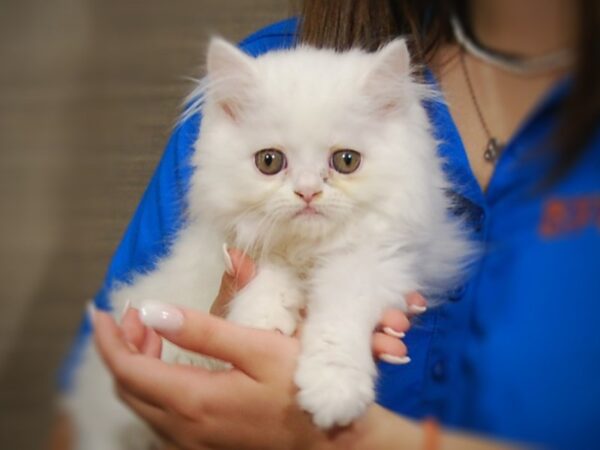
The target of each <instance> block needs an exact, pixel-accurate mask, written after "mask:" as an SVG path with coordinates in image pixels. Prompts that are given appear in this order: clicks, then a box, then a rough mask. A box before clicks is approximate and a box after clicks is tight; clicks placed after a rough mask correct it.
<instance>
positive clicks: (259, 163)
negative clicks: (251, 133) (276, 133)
mask: <svg viewBox="0 0 600 450" xmlns="http://www.w3.org/2000/svg"><path fill="white" fill-rule="evenodd" d="M254 164H256V167H257V168H258V170H260V171H261V172H262V173H264V174H265V175H275V174H276V173H279V172H281V171H282V170H283V169H285V168H286V166H287V161H286V159H285V155H284V154H283V152H282V151H280V150H277V149H274V148H266V149H264V150H260V151H258V152H256V154H255V155H254Z"/></svg>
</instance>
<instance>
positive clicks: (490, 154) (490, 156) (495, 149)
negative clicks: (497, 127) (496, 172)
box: [483, 138, 502, 163]
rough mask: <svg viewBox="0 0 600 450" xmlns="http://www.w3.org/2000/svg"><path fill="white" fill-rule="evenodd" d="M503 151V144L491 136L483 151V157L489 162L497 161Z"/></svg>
mask: <svg viewBox="0 0 600 450" xmlns="http://www.w3.org/2000/svg"><path fill="white" fill-rule="evenodd" d="M500 152H502V144H500V143H499V142H498V140H497V139H496V138H490V140H489V141H488V143H487V146H486V148H485V152H483V159H485V160H486V161H487V162H489V163H495V162H496V161H497V160H498V157H499V156H500Z"/></svg>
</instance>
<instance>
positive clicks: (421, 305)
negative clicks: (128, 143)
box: [406, 292, 427, 314]
mask: <svg viewBox="0 0 600 450" xmlns="http://www.w3.org/2000/svg"><path fill="white" fill-rule="evenodd" d="M406 304H407V305H408V312H409V313H410V314H423V313H424V312H425V311H427V300H425V297H423V296H422V295H421V294H419V293H418V292H411V293H410V294H408V295H407V296H406Z"/></svg>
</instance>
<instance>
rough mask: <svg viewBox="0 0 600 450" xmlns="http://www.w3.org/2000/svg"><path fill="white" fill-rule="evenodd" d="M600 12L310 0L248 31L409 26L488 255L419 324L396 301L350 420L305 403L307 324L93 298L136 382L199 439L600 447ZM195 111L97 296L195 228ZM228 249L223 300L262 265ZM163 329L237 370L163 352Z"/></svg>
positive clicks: (271, 39)
mask: <svg viewBox="0 0 600 450" xmlns="http://www.w3.org/2000/svg"><path fill="white" fill-rule="evenodd" d="M599 22H600V5H598V4H597V2H594V1H589V0H580V1H578V2H573V1H567V0H552V1H544V2H542V1H538V0H530V1H528V2H517V1H512V0H511V1H498V0H485V1H478V2H463V1H439V2H429V3H428V4H427V5H425V4H424V2H417V1H414V2H413V1H400V0H398V1H393V0H390V1H381V2H373V1H353V2H346V1H342V0H336V1H330V2H319V1H315V0H305V1H304V6H303V14H302V16H301V20H300V21H299V22H298V21H296V20H289V21H285V22H282V23H279V24H276V25H273V26H271V27H269V28H267V29H265V30H262V31H260V32H258V33H257V34H255V35H253V36H251V37H250V38H248V39H247V40H245V41H244V42H242V43H241V45H240V47H241V48H242V49H243V50H244V51H245V52H247V53H249V54H250V55H253V56H258V55H260V54H264V53H265V52H268V51H269V50H275V49H280V48H285V47H290V46H292V45H293V44H294V43H296V42H298V41H300V42H304V43H307V44H309V45H314V46H317V47H320V46H323V47H333V48H336V49H338V50H347V49H349V48H351V47H353V46H358V47H362V48H365V49H368V50H373V51H374V50H377V49H378V48H380V47H381V46H382V45H384V44H385V43H387V42H388V41H391V40H393V39H394V38H395V37H397V36H400V35H402V36H408V37H409V50H410V53H411V57H412V60H413V64H415V63H416V67H420V68H421V73H420V74H419V76H421V77H422V78H423V79H424V80H425V81H427V82H430V83H434V84H437V86H438V87H439V89H440V90H441V92H442V93H443V95H444V97H445V100H446V101H447V104H446V103H444V102H436V101H431V102H428V103H427V106H426V108H427V113H428V116H429V120H430V122H431V124H432V126H433V132H434V134H435V137H436V138H437V140H438V141H439V152H440V154H441V156H442V157H443V158H444V160H445V170H446V172H447V175H448V177H449V179H450V181H451V182H452V184H453V186H455V190H454V191H453V193H452V195H453V198H454V205H455V208H454V210H455V213H456V214H457V216H460V217H462V218H463V220H464V221H465V223H466V224H467V226H468V227H469V232H470V234H471V236H472V239H473V240H476V241H478V242H480V243H481V244H482V246H483V254H482V256H481V258H480V260H478V261H477V263H476V264H475V266H474V267H473V268H472V270H471V273H470V274H469V278H468V281H467V282H466V283H464V284H463V285H461V286H459V287H458V288H457V289H455V290H453V291H452V292H450V293H448V294H447V295H446V296H445V298H443V299H441V301H439V305H436V306H435V307H431V308H429V309H428V310H426V307H425V300H424V299H423V298H422V297H421V296H420V295H419V294H416V293H415V294H412V296H410V297H409V298H408V299H407V301H408V304H409V305H410V306H409V308H408V310H407V311H408V312H411V311H412V312H413V313H420V314H418V315H419V317H418V319H416V320H414V321H413V322H414V323H413V325H412V327H410V330H409V325H410V322H409V320H408V319H409V318H410V317H407V314H405V313H403V312H401V311H399V310H388V311H386V312H385V314H383V316H382V317H381V320H380V327H379V328H377V330H376V331H375V332H374V334H373V339H372V347H373V350H374V355H375V357H378V356H379V357H381V358H380V359H381V360H382V363H381V364H380V365H379V381H378V386H377V404H373V405H371V406H369V407H368V409H367V410H366V412H365V414H363V415H362V416H361V417H359V418H358V419H356V420H355V421H354V422H352V423H351V424H350V425H349V426H347V427H343V428H340V429H336V430H333V431H332V430H323V429H322V428H319V427H316V426H315V425H314V424H313V422H312V420H311V417H310V416H309V415H307V414H306V413H305V412H304V411H302V410H301V409H300V408H299V407H298V406H297V403H296V397H295V385H294V380H293V375H294V370H295V367H296V361H297V358H298V355H299V353H300V344H299V341H298V339H296V338H295V337H290V336H285V335H281V334H277V333H273V332H268V331H261V330H254V329H250V328H245V327H241V326H238V325H236V324H233V323H230V322H227V321H224V320H222V319H220V318H218V317H214V316H208V315H205V314H202V313H198V312H194V311H192V310H188V309H182V308H162V309H161V308H158V309H157V308H154V309H153V308H146V309H143V310H142V311H141V315H140V314H139V313H138V311H137V310H135V309H129V310H127V311H126V313H125V315H124V317H123V320H122V323H121V325H117V324H116V323H115V321H114V320H113V319H112V318H111V317H110V316H109V315H107V314H104V313H102V312H96V313H95V314H94V315H93V316H94V317H93V324H94V328H95V339H96V343H97V345H98V347H99V350H100V352H101V354H102V356H103V357H104V360H105V362H106V363H107V365H108V367H109V369H110V371H111V372H112V374H113V375H114V377H115V380H116V385H117V390H118V392H119V395H120V397H121V399H122V400H123V401H124V402H125V403H126V404H127V405H128V407H129V408H131V409H132V410H133V411H134V412H135V413H136V414H137V415H138V416H139V417H141V418H142V419H143V420H144V421H145V422H146V423H147V424H149V425H150V426H151V427H152V429H154V430H155V431H156V432H157V433H158V434H159V435H160V436H162V437H163V438H164V439H165V441H166V442H169V443H172V444H173V445H174V446H175V447H176V448H184V449H200V448H232V449H243V448H261V449H263V448H264V449H268V448H272V449H287V448H306V449H313V448H314V449H335V448H340V449H342V448H344V449H346V448H359V449H370V448H377V449H379V448H381V449H385V448H426V449H437V448H448V449H454V448H455V449H468V448H482V449H485V448H490V449H491V448H503V447H509V446H510V445H511V444H508V443H515V445H518V444H523V445H528V444H530V445H542V446H548V447H552V448H594V447H597V446H598V445H600V430H599V429H598V427H597V426H596V418H597V417H598V414H599V413H600V402H599V401H598V399H600V381H598V380H600V341H599V340H598V339H597V337H596V324H595V317H597V315H598V313H600V311H599V309H600V303H599V302H598V301H597V300H598V298H600V283H599V282H598V280H599V279H600V265H599V264H597V263H596V260H597V258H598V255H599V254H600V134H599V132H598V123H599V119H600V88H598V86H597V79H598V75H599V74H600V65H599V63H598V61H600V59H599V57H600V50H599V49H600V39H598V29H600V28H598V26H599V25H600V23H599ZM532 23H535V28H533V27H532ZM425 67H427V68H425ZM197 127H198V124H197V121H194V120H192V118H191V117H189V118H188V119H187V120H186V121H184V123H182V124H181V125H180V126H179V127H178V128H177V130H176V131H175V135H174V136H173V138H172V140H171V141H170V144H169V146H168V147H167V150H166V153H165V156H164V157H163V160H162V161H161V164H160V166H159V169H158V171H157V174H156V175H155V177H154V179H153V181H152V182H151V184H150V187H149V190H148V192H147V194H146V196H145V197H144V200H143V202H142V204H141V205H140V208H139V209H138V212H137V213H136V216H135V217H134V220H133V222H132V224H131V226H130V228H129V230H128V232H127V234H126V236H125V238H124V240H123V242H122V244H121V246H120V247H119V250H118V251H117V254H116V256H115V259H114V260H113V263H112V266H111V269H110V271H109V276H108V280H107V283H106V284H105V286H106V288H105V290H103V291H102V292H101V293H100V294H99V296H98V298H97V299H96V303H97V305H98V307H99V308H101V309H102V308H106V307H107V306H109V305H107V304H106V303H105V302H106V299H107V296H106V295H107V293H106V290H107V289H108V288H109V286H110V285H111V284H112V283H113V282H114V281H115V280H118V279H123V278H125V277H126V275H127V273H129V272H130V271H132V270H143V268H144V265H146V264H149V263H150V261H152V260H153V259H154V258H155V257H156V256H157V255H159V254H161V253H163V252H164V247H163V246H164V242H165V241H166V239H165V237H169V236H172V235H174V234H175V233H176V232H177V230H178V228H179V227H180V225H181V224H180V222H181V218H180V213H181V211H180V208H181V203H180V202H178V201H177V199H178V198H180V196H181V192H182V190H185V189H186V180H188V179H189V170H190V169H189V168H186V161H187V157H188V156H189V153H190V152H191V148H192V145H193V143H194V142H195V139H196V135H197ZM273 157H276V155H275V156H273ZM344 158H345V157H344ZM182 167H183V168H184V169H183V170H182ZM186 171H187V172H186ZM142 230H143V233H142V232H141V231H142ZM225 256H226V259H227V261H228V272H227V273H226V274H225V275H224V276H223V280H222V286H221V290H220V294H219V297H218V299H217V301H216V303H215V304H214V306H213V313H214V314H215V315H216V316H219V315H223V311H224V310H225V309H226V304H227V302H228V300H229V299H230V298H231V297H232V296H233V293H234V292H236V291H239V290H241V289H242V288H243V287H244V286H245V285H246V284H247V283H249V282H250V281H251V280H252V279H253V277H254V275H255V266H254V264H253V262H252V261H251V260H250V259H249V258H247V257H246V256H244V254H243V253H242V252H239V251H237V250H235V249H231V250H229V251H228V252H227V254H226V255H225ZM350 276H351V274H350ZM428 300H429V302H430V303H433V302H434V301H435V302H436V303H438V302H437V299H431V298H430V299H428ZM174 301H176V299H174ZM411 306H412V309H411ZM408 316H410V314H408ZM148 325H150V326H151V327H148ZM161 337H164V338H166V339H167V340H169V341H171V342H173V343H174V344H176V345H179V346H180V347H182V348H185V349H188V350H191V351H194V352H197V353H201V354H205V355H207V356H211V357H214V358H218V359H222V360H225V361H229V362H231V363H232V364H233V365H234V366H235V367H236V369H238V370H234V371H229V372H205V373H202V374H201V375H199V372H197V371H194V372H193V373H192V372H191V371H188V370H186V369H185V368H183V367H176V366H170V365H167V364H165V363H163V362H162V361H161V360H160V354H161V346H162V342H161ZM399 339H401V340H402V341H400V340H399ZM407 355H410V359H409V358H408V357H407Z"/></svg>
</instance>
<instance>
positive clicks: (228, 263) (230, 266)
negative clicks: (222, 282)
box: [223, 243, 235, 276]
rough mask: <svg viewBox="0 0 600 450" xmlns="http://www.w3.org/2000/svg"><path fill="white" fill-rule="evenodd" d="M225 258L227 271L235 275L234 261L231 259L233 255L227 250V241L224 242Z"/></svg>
mask: <svg viewBox="0 0 600 450" xmlns="http://www.w3.org/2000/svg"><path fill="white" fill-rule="evenodd" d="M223 260H224V261H225V272H227V273H228V274H229V275H231V276H233V274H234V273H235V272H234V270H233V262H232V261H231V256H230V255H229V252H228V251H227V243H225V244H223Z"/></svg>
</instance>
